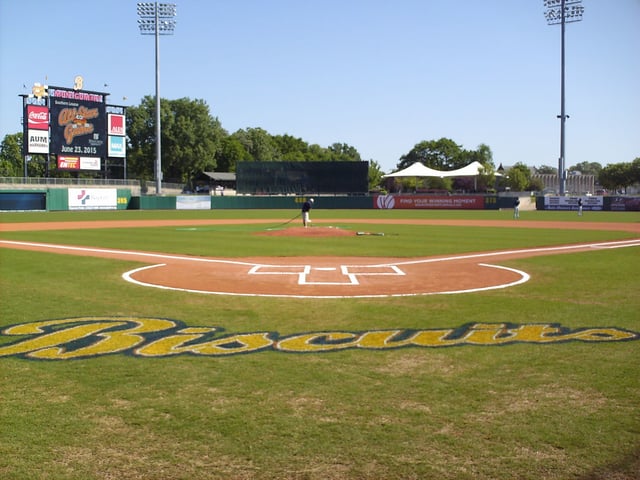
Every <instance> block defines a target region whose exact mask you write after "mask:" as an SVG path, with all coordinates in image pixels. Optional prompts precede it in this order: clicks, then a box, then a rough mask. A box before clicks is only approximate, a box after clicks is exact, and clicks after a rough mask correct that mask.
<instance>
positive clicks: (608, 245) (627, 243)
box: [371, 240, 640, 267]
mask: <svg viewBox="0 0 640 480" xmlns="http://www.w3.org/2000/svg"><path fill="white" fill-rule="evenodd" d="M625 247H640V240H621V241H618V242H605V243H582V244H576V245H564V246H561V247H539V248H525V249H521V250H504V251H502V252H485V253H472V254H469V255H456V256H454V257H441V258H427V259H422V260H408V261H406V262H393V263H381V264H377V265H371V266H372V267H386V266H391V265H415V264H419V263H437V262H450V261H453V260H468V259H473V258H487V257H499V256H504V255H515V254H521V253H541V252H562V251H571V250H579V249H583V248H593V249H594V250H595V249H613V248H625Z"/></svg>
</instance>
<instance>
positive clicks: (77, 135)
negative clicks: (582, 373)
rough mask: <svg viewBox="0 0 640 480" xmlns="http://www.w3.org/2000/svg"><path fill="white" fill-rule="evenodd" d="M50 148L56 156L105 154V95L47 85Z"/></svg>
mask: <svg viewBox="0 0 640 480" xmlns="http://www.w3.org/2000/svg"><path fill="white" fill-rule="evenodd" d="M48 93H49V107H50V118H51V120H50V124H51V150H50V152H51V153H52V154H56V155H84V156H91V157H97V158H100V157H105V156H106V153H107V152H106V149H107V144H106V131H107V126H106V114H105V95H103V94H101V93H93V92H86V91H82V90H73V89H65V88H59V87H49V89H48Z"/></svg>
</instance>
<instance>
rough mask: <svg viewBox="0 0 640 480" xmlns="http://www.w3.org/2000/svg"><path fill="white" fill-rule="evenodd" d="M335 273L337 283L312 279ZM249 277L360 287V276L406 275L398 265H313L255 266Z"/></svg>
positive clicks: (308, 283) (299, 283) (303, 283)
mask: <svg viewBox="0 0 640 480" xmlns="http://www.w3.org/2000/svg"><path fill="white" fill-rule="evenodd" d="M331 272H335V275H334V277H335V281H330V282H328V281H317V280H313V279H312V277H318V276H319V275H318V274H321V276H322V277H325V278H326V277H327V276H329V275H330V274H331ZM248 273H249V275H297V276H298V285H360V281H359V280H358V277H360V276H388V275H394V276H398V275H406V273H405V272H403V271H402V270H401V269H400V268H399V267H398V266H397V265H340V267H339V268H338V267H314V266H312V265H255V266H254V267H252V268H251V269H249V272H248Z"/></svg>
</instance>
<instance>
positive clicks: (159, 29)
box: [138, 2, 176, 195]
mask: <svg viewBox="0 0 640 480" xmlns="http://www.w3.org/2000/svg"><path fill="white" fill-rule="evenodd" d="M138 15H139V16H140V19H139V20H138V26H139V27H140V33H141V34H143V35H154V36H155V50H156V68H155V70H156V71H155V74H156V119H155V120H156V121H155V123H156V161H155V166H154V173H155V179H156V195H160V194H161V193H162V124H161V120H160V35H171V34H173V30H174V28H175V25H176V22H175V20H173V17H175V15H176V5H175V3H158V2H142V3H138Z"/></svg>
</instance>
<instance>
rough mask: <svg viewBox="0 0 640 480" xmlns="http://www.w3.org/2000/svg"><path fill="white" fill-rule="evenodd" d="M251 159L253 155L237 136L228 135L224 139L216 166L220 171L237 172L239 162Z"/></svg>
mask: <svg viewBox="0 0 640 480" xmlns="http://www.w3.org/2000/svg"><path fill="white" fill-rule="evenodd" d="M250 160H251V155H249V152H247V150H246V149H245V148H244V146H243V145H242V143H240V141H239V140H238V139H237V138H236V137H233V136H227V137H224V138H223V139H222V141H221V146H220V151H219V152H218V165H217V167H216V168H217V171H218V172H235V171H236V165H237V164H238V162H247V161H250Z"/></svg>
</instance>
